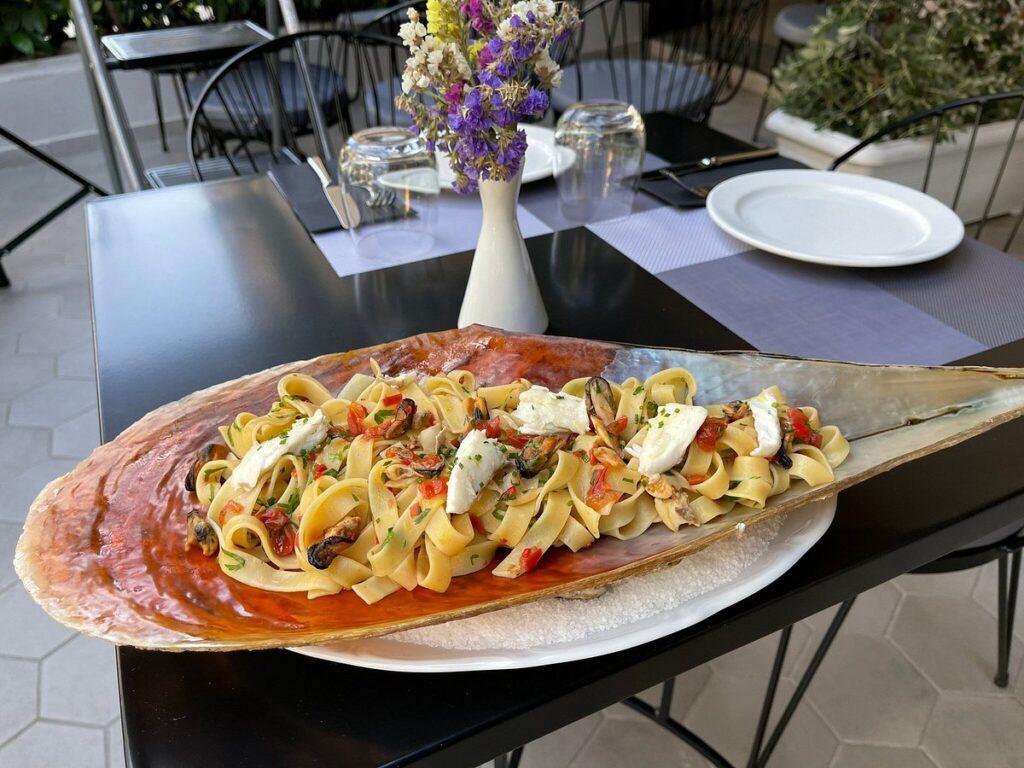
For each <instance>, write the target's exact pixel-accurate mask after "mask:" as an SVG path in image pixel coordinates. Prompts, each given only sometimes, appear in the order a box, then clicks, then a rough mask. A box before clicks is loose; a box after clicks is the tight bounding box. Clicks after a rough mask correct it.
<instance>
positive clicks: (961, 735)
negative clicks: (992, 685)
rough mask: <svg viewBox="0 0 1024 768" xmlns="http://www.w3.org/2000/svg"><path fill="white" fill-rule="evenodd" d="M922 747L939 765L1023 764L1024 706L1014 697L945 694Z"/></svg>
mask: <svg viewBox="0 0 1024 768" xmlns="http://www.w3.org/2000/svg"><path fill="white" fill-rule="evenodd" d="M922 747H923V748H924V750H925V752H927V753H928V755H929V756H930V757H931V758H932V760H934V761H935V763H936V764H937V765H938V766H939V768H963V767H964V766H979V767H980V766H984V767H985V768H1020V766H1021V761H1022V756H1024V706H1021V704H1020V702H1018V701H1016V700H1014V699H1010V698H996V697H992V696H975V695H965V694H948V695H946V694H944V695H943V696H942V698H941V699H940V700H939V703H938V706H936V707H935V712H934V713H933V714H932V718H931V721H930V722H929V723H928V730H927V731H926V732H925V735H924V741H923V742H922Z"/></svg>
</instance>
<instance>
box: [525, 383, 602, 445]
mask: <svg viewBox="0 0 1024 768" xmlns="http://www.w3.org/2000/svg"><path fill="white" fill-rule="evenodd" d="M512 417H513V418H514V419H515V420H516V421H518V422H519V423H520V425H521V426H520V428H519V431H520V432H522V433H523V434H526V435H550V434H551V433H552V432H564V431H569V432H575V433H576V434H578V435H581V434H583V433H585V432H588V431H589V430H590V417H589V416H588V415H587V404H586V402H585V401H584V400H583V398H582V397H574V396H573V395H567V394H565V393H564V392H552V391H551V390H549V389H547V388H546V387H538V386H536V385H534V386H532V387H530V388H529V389H528V390H526V391H525V392H523V393H522V394H520V395H519V405H518V406H517V407H516V409H515V410H514V411H512Z"/></svg>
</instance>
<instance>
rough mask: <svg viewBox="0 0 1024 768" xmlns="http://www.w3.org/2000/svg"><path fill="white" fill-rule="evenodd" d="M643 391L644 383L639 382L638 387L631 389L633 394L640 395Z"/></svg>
mask: <svg viewBox="0 0 1024 768" xmlns="http://www.w3.org/2000/svg"><path fill="white" fill-rule="evenodd" d="M643 393H644V385H643V384H641V385H640V386H639V387H637V388H636V389H634V390H633V395H634V396H636V395H642V394H643Z"/></svg>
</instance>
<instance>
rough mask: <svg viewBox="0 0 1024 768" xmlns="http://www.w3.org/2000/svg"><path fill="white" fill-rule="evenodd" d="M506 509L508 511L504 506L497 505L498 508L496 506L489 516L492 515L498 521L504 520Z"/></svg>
mask: <svg viewBox="0 0 1024 768" xmlns="http://www.w3.org/2000/svg"><path fill="white" fill-rule="evenodd" d="M506 509H508V507H507V506H506V505H504V504H499V505H498V506H496V507H495V508H494V510H493V511H492V512H491V514H492V515H494V516H495V517H496V518H498V519H499V520H504V519H505V510H506Z"/></svg>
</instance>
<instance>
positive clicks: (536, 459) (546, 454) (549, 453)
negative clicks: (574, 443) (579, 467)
mask: <svg viewBox="0 0 1024 768" xmlns="http://www.w3.org/2000/svg"><path fill="white" fill-rule="evenodd" d="M568 441H569V439H568V436H567V435H562V434H557V435H546V436H545V437H535V438H533V439H532V440H530V441H529V442H528V443H527V444H526V445H524V446H523V449H522V450H521V451H520V452H519V455H518V456H516V457H515V462H516V468H517V469H518V470H519V472H520V474H522V476H523V477H533V476H534V475H536V474H537V473H538V472H540V471H541V470H543V469H544V468H545V467H547V466H548V465H549V464H551V462H552V460H553V459H554V458H555V456H557V455H558V452H559V451H560V450H561V449H562V448H564V447H565V445H566V443H568Z"/></svg>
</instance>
